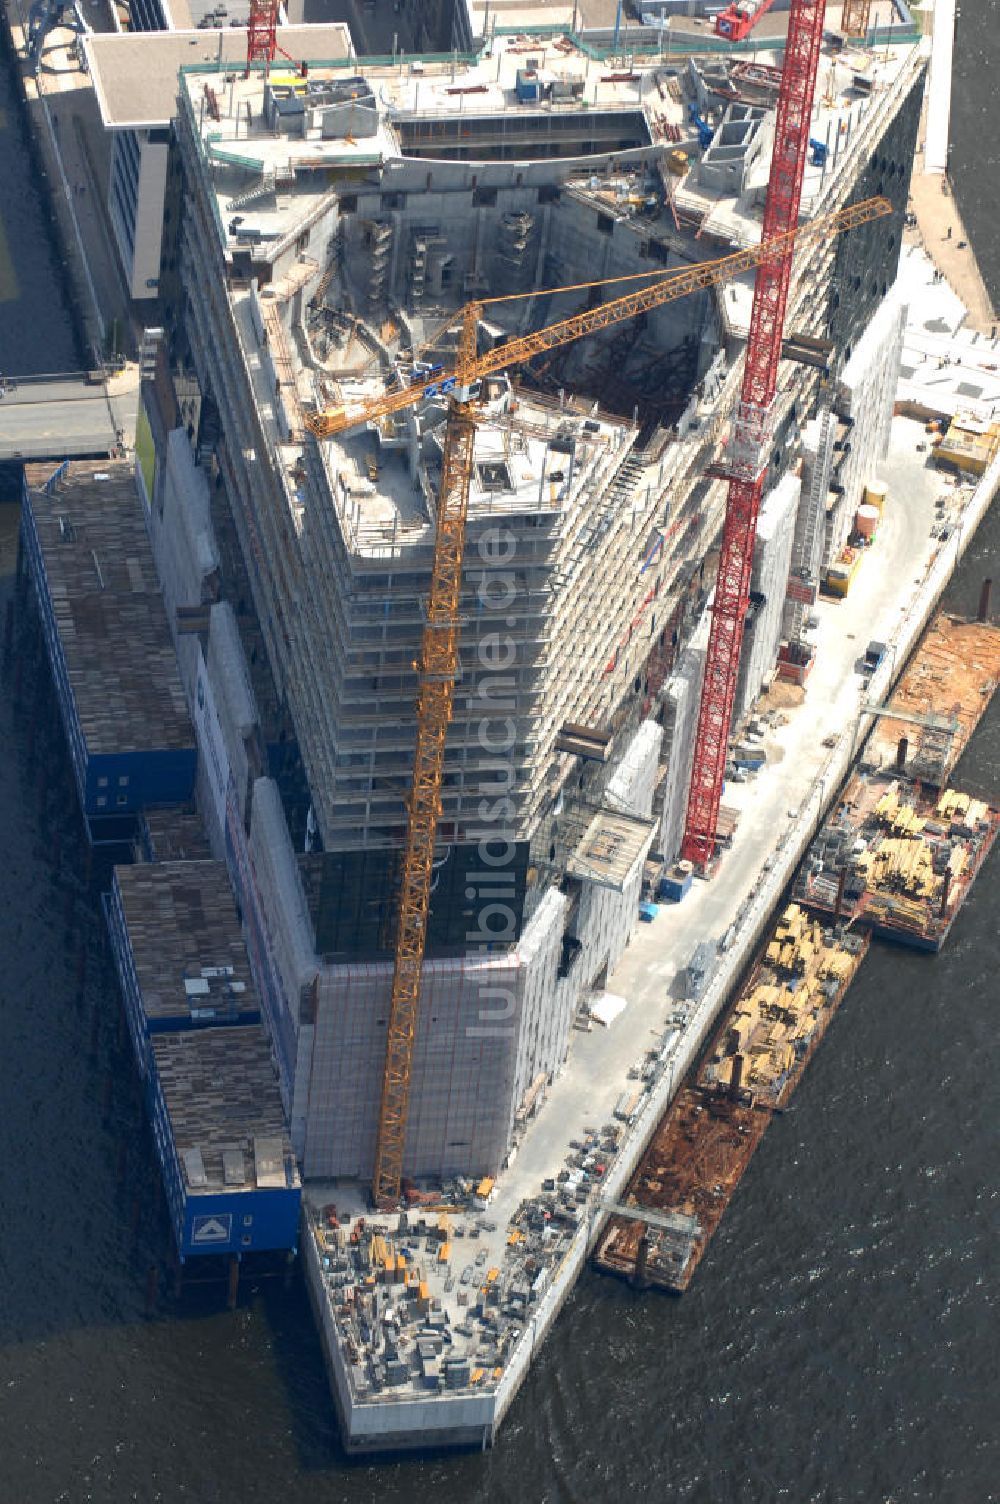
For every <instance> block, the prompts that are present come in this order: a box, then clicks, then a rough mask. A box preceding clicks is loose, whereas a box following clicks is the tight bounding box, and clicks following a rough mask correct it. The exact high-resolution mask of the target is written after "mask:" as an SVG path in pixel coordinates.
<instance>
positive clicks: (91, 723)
mask: <svg viewBox="0 0 1000 1504" xmlns="http://www.w3.org/2000/svg"><path fill="white" fill-rule="evenodd" d="M21 546H22V554H23V561H24V564H25V565H26V567H27V571H28V575H29V578H30V581H31V584H32V586H33V593H34V600H35V604H36V606H37V609H38V615H39V618H40V622H41V630H42V636H43V640H44V643H45V650H46V654H47V656H48V659H49V663H50V665H51V668H52V676H53V680H54V682H55V690H56V698H57V701H58V704H59V713H60V716H61V718H62V722H63V726H64V728H65V731H66V739H67V742H68V745H69V752H70V759H71V762H72V765H73V774H74V777H75V779H76V784H77V789H78V791H79V796H80V803H81V806H82V809H83V813H84V818H85V821H86V824H87V829H88V832H89V834H90V838H91V840H92V841H94V842H100V841H104V840H114V839H118V840H120V839H123V838H125V837H127V836H128V835H129V834H130V833H131V831H132V829H133V827H134V825H135V821H136V817H137V816H138V815H139V814H140V812H141V811H142V810H144V809H146V808H148V807H150V806H153V805H161V804H182V803H184V802H185V801H187V800H189V799H190V798H191V797H192V795H193V792H194V780H195V768H196V762H197V744H196V741H195V735H194V728H193V727H192V724H191V718H190V716H189V714H188V708H187V703H186V701H185V698H184V691H183V689H182V687H181V681H180V675H179V673H178V670H177V659H176V656H175V653H174V646H173V642H172V640H171V636H170V629H169V626H168V624H167V616H166V610H165V608H164V605H163V597H162V595H161V593H160V587H159V581H158V579H157V574H156V569H155V565H154V563H153V554H152V549H151V547H150V542H149V535H148V534H147V532H146V523H145V517H144V514H143V510H142V503H141V501H140V499H139V494H138V491H137V489H136V483H135V476H134V472H133V468H132V466H131V464H122V463H109V462H107V461H105V462H103V463H102V462H99V461H98V462H77V463H74V464H72V465H68V464H67V465H61V466H60V467H59V468H58V470H56V471H55V472H53V471H52V469H51V467H50V466H47V465H28V466H26V467H25V478H24V492H23V505H22V509H21Z"/></svg>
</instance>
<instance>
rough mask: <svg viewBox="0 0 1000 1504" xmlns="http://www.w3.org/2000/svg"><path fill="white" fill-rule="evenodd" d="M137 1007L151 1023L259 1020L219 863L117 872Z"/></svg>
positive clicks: (227, 886) (159, 865)
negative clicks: (138, 1004)
mask: <svg viewBox="0 0 1000 1504" xmlns="http://www.w3.org/2000/svg"><path fill="white" fill-rule="evenodd" d="M115 881H116V883H117V885H118V891H119V893H120V894H121V901H122V908H123V910H124V913H125V926H126V929H127V931H128V940H129V946H130V947H131V951H132V961H133V964H134V966H135V974H136V980H137V981H138V984H139V992H140V995H141V1002H142V1009H143V1012H144V1013H145V1015H146V1017H147V1019H149V1020H150V1021H151V1022H152V1023H153V1025H154V1027H155V1023H156V1021H157V1020H161V1021H162V1020H168V1019H169V1020H173V1021H175V1022H177V1021H190V1022H191V1023H199V1022H200V1023H208V1022H209V1021H210V1020H212V1019H214V1020H215V1021H216V1022H218V1023H224V1022H228V1021H231V1020H232V1019H234V1018H238V1017H243V1018H247V1017H249V1018H251V1019H255V1018H259V1016H260V1001H259V999H258V997H257V992H256V989H255V987H254V984H253V976H252V974H251V971H250V963H249V960H248V958H247V953H246V946H245V945H244V944H243V936H242V934H241V933H240V923H239V919H238V918H237V915H236V905H235V903H234V901H233V893H232V888H231V887H230V884H229V878H228V874H227V871H226V864H225V862H213V861H207V862H148V863H140V864H138V865H136V866H128V867H116V869H115Z"/></svg>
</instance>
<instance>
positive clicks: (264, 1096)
mask: <svg viewBox="0 0 1000 1504" xmlns="http://www.w3.org/2000/svg"><path fill="white" fill-rule="evenodd" d="M104 903H105V915H106V918H107V922H108V931H109V934H110V936H111V946H112V951H113V954H114V958H115V965H116V968H117V971H118V976H119V980H120V983H121V988H122V994H123V997H124V1001H125V1012H126V1017H127V1019H128V1028H129V1035H130V1037H131V1040H132V1047H133V1049H134V1051H135V1055H136V1060H137V1062H138V1066H139V1073H140V1076H141V1077H142V1081H143V1085H144V1088H145V1093H146V1101H147V1106H148V1109H149V1114H150V1119H151V1122H152V1126H153V1136H154V1140H155V1143H156V1153H157V1157H158V1159H159V1161H160V1169H161V1172H162V1176H163V1183H164V1188H165V1191H166V1196H167V1203H168V1205H169V1208H170V1217H171V1222H172V1225H173V1230H174V1237H175V1240H176V1244H177V1251H178V1253H179V1255H180V1257H181V1259H182V1260H186V1259H188V1258H190V1257H195V1256H198V1255H204V1254H227V1255H230V1256H233V1255H235V1256H237V1257H242V1256H243V1255H244V1254H247V1253H251V1252H252V1253H260V1252H266V1251H273V1250H275V1249H285V1250H288V1251H291V1250H293V1249H294V1248H295V1247H296V1245H297V1242H298V1227H299V1207H300V1200H301V1187H300V1182H299V1176H298V1170H297V1168H296V1164H295V1157H294V1154H293V1151H292V1146H291V1142H290V1140H289V1137H288V1133H287V1130H286V1124H285V1114H284V1109H283V1106H282V1102H281V1095H280V1092H279V1089H278V1081H277V1075H276V1072H275V1068H274V1064H273V1060H272V1056H271V1048H270V1045H269V1044H268V1041H267V1037H266V1035H265V1033H264V1030H263V1028H262V1025H261V1021H260V1005H259V1000H258V997H257V994H256V991H255V989H254V985H253V978H252V975H251V972H250V963H249V959H248V957H247V953H246V949H245V947H244V944H243V940H242V938H241V934H240V923H239V919H238V916H237V914H236V908H235V905H234V902H233V896H232V890H231V888H230V885H229V880H228V876H227V873H226V868H225V864H224V863H222V862H214V861H190V862H188V861H180V862H162V863H157V862H154V863H144V864H140V865H137V866H133V867H117V868H116V869H115V874H114V881H113V885H112V889H111V892H110V893H109V894H107V895H106V898H105V901H104Z"/></svg>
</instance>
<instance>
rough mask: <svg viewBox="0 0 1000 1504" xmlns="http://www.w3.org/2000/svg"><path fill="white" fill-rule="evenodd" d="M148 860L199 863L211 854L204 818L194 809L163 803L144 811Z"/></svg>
mask: <svg viewBox="0 0 1000 1504" xmlns="http://www.w3.org/2000/svg"><path fill="white" fill-rule="evenodd" d="M142 818H143V824H144V826H145V836H146V840H147V843H148V846H149V857H150V860H151V861H154V862H179V861H182V862H197V861H202V860H207V859H208V858H209V857H210V856H211V855H212V848H211V847H210V846H209V844H208V836H207V835H206V834H205V826H204V824H203V823H202V818H201V816H200V815H199V814H198V813H197V812H196V811H194V810H189V809H179V808H178V807H177V806H176V805H170V804H160V805H155V806H154V807H153V808H152V809H148V810H144V811H143V816H142Z"/></svg>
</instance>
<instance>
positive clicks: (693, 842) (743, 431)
mask: <svg viewBox="0 0 1000 1504" xmlns="http://www.w3.org/2000/svg"><path fill="white" fill-rule="evenodd" d="M824 10H825V0H792V6H791V10H790V11H789V14H788V40H787V43H786V46H785V65H784V68H783V69H782V74H781V88H780V91H779V93H778V113H777V119H776V121H775V127H774V153H773V156H772V158H771V174H770V177H769V179H768V184H767V201H766V203H765V205H764V227H763V231H762V239H763V240H764V241H767V240H768V239H769V238H770V237H771V236H774V235H781V234H783V233H785V232H786V231H787V230H790V229H791V228H792V227H793V226H794V225H796V224H797V223H798V217H799V199H800V197H801V193H802V174H803V171H804V169H805V164H806V153H807V152H808V149H809V118H810V115H811V113H812V103H813V93H814V91H815V85H816V68H817V65H818V63H819V53H820V45H821V43H822V40H823V15H824ZM791 268H792V257H791V254H790V252H789V251H788V250H787V249H786V248H785V246H784V244H783V245H782V246H781V249H779V250H776V252H775V254H774V256H770V257H768V258H767V259H766V260H764V261H762V262H761V264H760V265H759V266H758V268H757V280H756V283H755V286H754V295H753V312H752V313H751V316H750V338H749V340H748V342H747V352H746V366H745V368H744V372H743V386H742V389H741V392H740V404H739V408H738V410H737V416H736V423H735V427H734V434H733V444H732V451H731V457H730V471H731V479H730V482H729V499H728V502H727V505H726V520H725V523H724V525H723V529H722V552H721V556H720V559H719V573H718V577H717V579H716V585H715V601H714V604H713V606H712V624H711V630H710V633H709V639H708V654H707V657H706V661H705V681H704V684H703V686H702V692H701V706H700V709H699V712H698V730H697V734H696V737H695V749H694V766H693V770H692V774H691V788H690V792H689V794H688V807H687V822H686V826H685V831H684V843H683V848H682V850H683V855H684V856H685V857H686V858H687V859H688V860H689V861H691V862H694V863H695V864H696V865H697V866H698V867H704V866H705V864H706V863H707V862H708V861H709V860H710V859H711V857H712V853H713V852H714V850H715V837H716V828H717V823H718V818H719V801H720V799H721V797H722V781H723V777H724V774H725V768H726V745H727V742H728V739H729V725H730V721H731V719H732V713H733V699H734V696H735V693H736V677H737V673H738V670H739V665H740V649H741V648H742V646H743V624H744V621H745V620H746V613H747V608H748V606H749V604H750V570H751V566H752V563H753V545H754V536H755V534H756V531H757V513H758V511H759V510H760V498H761V492H762V490H763V487H764V476H765V474H766V471H767V464H768V458H769V455H770V448H771V440H772V406H773V401H774V394H775V389H776V387H777V379H778V361H779V359H780V356H781V338H782V332H783V330H784V324H785V303H786V301H787V298H788V282H789V277H790V275H791Z"/></svg>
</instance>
